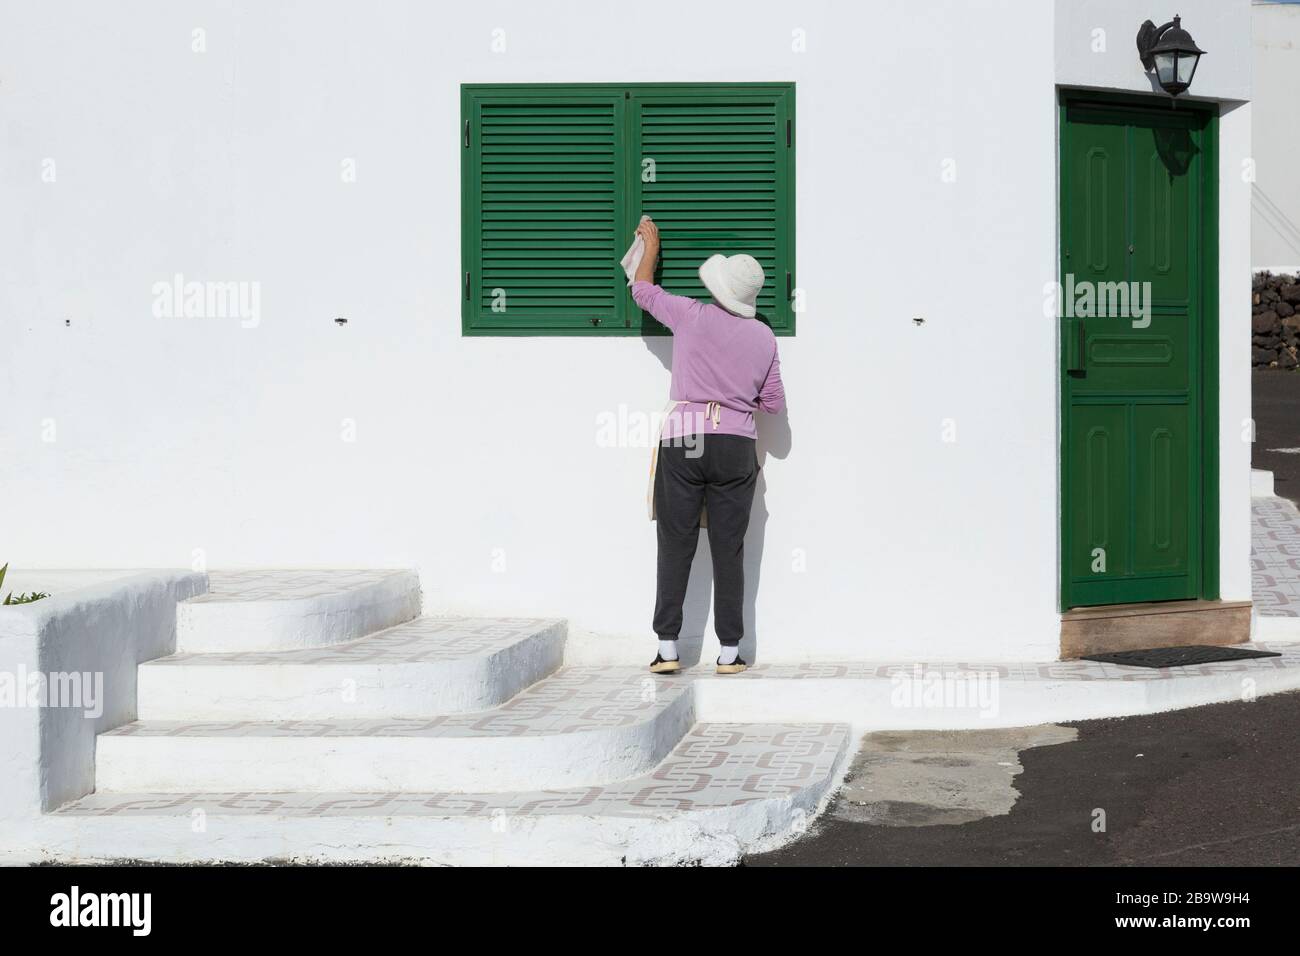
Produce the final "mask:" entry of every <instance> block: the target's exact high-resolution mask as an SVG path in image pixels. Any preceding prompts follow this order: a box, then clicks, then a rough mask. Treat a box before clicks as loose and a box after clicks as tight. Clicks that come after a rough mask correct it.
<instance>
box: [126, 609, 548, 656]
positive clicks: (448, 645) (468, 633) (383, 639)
mask: <svg viewBox="0 0 1300 956" xmlns="http://www.w3.org/2000/svg"><path fill="white" fill-rule="evenodd" d="M557 623H559V621H558V620H554V619H550V620H548V619H542V618H527V617H492V618H486V617H474V618H469V617H419V618H416V619H415V620H413V621H408V622H406V623H405V624H399V625H397V626H396V627H390V628H388V629H387V630H385V631H379V632H377V633H375V634H369V635H367V636H365V637H362V638H358V639H357V640H355V641H349V642H347V643H346V644H330V645H327V646H324V647H305V648H295V649H293V650H287V651H232V652H225V653H212V654H206V653H204V654H198V653H196V654H173V655H172V656H171V657H163V658H159V659H158V660H155V661H151V662H150V666H155V665H167V664H407V663H415V662H417V661H430V662H436V661H449V660H459V659H462V658H466V657H478V656H481V655H486V654H491V653H493V652H495V651H498V650H501V649H502V648H505V647H509V646H510V645H512V644H515V643H518V642H519V641H521V640H523V639H524V638H526V637H528V636H529V635H532V634H536V633H537V632H538V631H540V630H542V629H544V628H547V627H550V626H552V625H554V624H557Z"/></svg>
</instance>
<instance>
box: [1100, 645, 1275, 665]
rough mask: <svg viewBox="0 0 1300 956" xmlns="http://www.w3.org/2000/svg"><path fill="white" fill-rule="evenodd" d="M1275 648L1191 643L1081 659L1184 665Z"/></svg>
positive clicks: (1253, 654) (1272, 653)
mask: <svg viewBox="0 0 1300 956" xmlns="http://www.w3.org/2000/svg"><path fill="white" fill-rule="evenodd" d="M1281 656H1282V655H1281V654H1278V653H1277V652H1276V651H1255V650H1251V649H1250V648H1248V647H1210V646H1207V645H1202V644H1191V645H1188V646H1186V647H1153V648H1151V649H1150V650H1146V651H1117V652H1115V653H1114V654H1088V655H1087V656H1085V657H1084V658H1083V659H1084V660H1085V661H1101V662H1102V663H1103V664H1127V665H1128V666H1130V667H1186V666H1187V665H1189V664H1214V663H1217V662H1218V661H1240V660H1244V659H1246V658H1248V657H1281Z"/></svg>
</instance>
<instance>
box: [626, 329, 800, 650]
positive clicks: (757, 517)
mask: <svg viewBox="0 0 1300 956" xmlns="http://www.w3.org/2000/svg"><path fill="white" fill-rule="evenodd" d="M642 341H643V342H644V343H645V347H646V348H647V349H648V350H649V351H650V353H651V354H652V355H654V357H655V358H657V359H658V360H659V362H660V364H662V365H663V367H664V368H665V369H667V370H668V371H669V372H671V371H672V359H673V346H672V338H671V337H669V336H663V337H653V338H650V337H647V338H644V339H642ZM754 421H755V423H756V425H757V428H758V449H757V451H758V468H759V472H758V482H757V483H756V485H755V488H754V505H753V508H752V509H750V512H749V530H748V531H747V532H746V533H745V637H744V639H743V640H742V641H741V642H740V656H741V657H743V658H744V659H745V660H747V661H749V662H751V663H753V662H754V661H757V660H758V638H759V629H758V628H759V622H758V615H757V613H756V611H755V607H756V604H757V601H758V585H759V581H760V580H761V578H762V567H763V540H764V536H765V534H766V530H767V514H768V512H767V474H766V472H765V471H764V470H763V466H764V465H765V464H766V462H767V459H768V456H771V457H772V458H775V459H777V460H784V459H785V458H786V457H787V456H788V455H789V454H790V449H791V447H792V446H793V444H794V437H793V433H792V432H791V430H790V412H789V409H787V410H785V411H783V412H781V414H780V415H766V414H763V413H762V412H759V413H758V414H756V415H755V416H754ZM648 596H649V601H648V603H647V608H646V619H647V621H648V620H649V619H650V616H651V614H652V613H653V610H654V591H653V588H651V589H650V594H649V595H648ZM712 598H713V563H712V559H711V558H710V556H709V542H708V530H707V529H705V530H703V531H701V532H700V543H699V545H698V546H697V547H696V549H695V558H694V560H693V561H692V563H691V580H690V584H689V585H687V588H686V600H685V601H684V602H683V606H682V631H681V634H679V635H678V643H677V653H678V654H679V655H680V656H681V660H682V664H684V665H685V666H687V667H690V666H692V665H694V664H698V663H699V662H700V660H701V658H704V659H706V660H708V661H712V660H713V659H714V658H715V657H716V653H715V651H716V647H717V637H716V636H715V635H712V634H710V635H705V633H704V628H705V625H706V624H707V623H708V620H709V607H710V606H711V602H712ZM706 636H707V638H708V640H707V641H706V640H705V638H706ZM706 645H707V646H708V647H709V652H708V653H707V654H706V653H705V650H704V649H705V646H706Z"/></svg>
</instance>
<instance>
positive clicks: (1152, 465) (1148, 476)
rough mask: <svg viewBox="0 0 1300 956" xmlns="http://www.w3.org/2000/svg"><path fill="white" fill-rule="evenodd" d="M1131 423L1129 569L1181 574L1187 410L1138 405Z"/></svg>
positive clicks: (1186, 557)
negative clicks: (1132, 522)
mask: <svg viewBox="0 0 1300 956" xmlns="http://www.w3.org/2000/svg"><path fill="white" fill-rule="evenodd" d="M1133 419H1134V421H1133V432H1134V442H1133V445H1134V448H1135V449H1136V451H1137V455H1136V457H1135V458H1134V462H1133V464H1134V483H1133V493H1134V509H1133V510H1134V517H1135V520H1136V527H1135V529H1134V530H1135V534H1134V536H1133V537H1134V551H1133V570H1134V571H1136V572H1137V573H1139V574H1169V573H1176V574H1186V573H1187V570H1188V561H1189V557H1190V555H1189V553H1188V548H1187V537H1188V533H1189V521H1188V516H1189V514H1190V513H1191V508H1190V507H1189V504H1190V503H1189V501H1188V493H1189V491H1190V488H1189V484H1190V482H1189V480H1188V469H1187V467H1186V465H1185V462H1187V461H1188V457H1189V452H1190V447H1191V443H1190V441H1189V435H1188V430H1189V426H1190V424H1191V422H1190V419H1191V415H1190V411H1189V409H1188V407H1187V405H1186V404H1178V405H1138V406H1136V407H1135V408H1134V416H1133Z"/></svg>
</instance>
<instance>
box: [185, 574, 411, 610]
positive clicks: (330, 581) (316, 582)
mask: <svg viewBox="0 0 1300 956" xmlns="http://www.w3.org/2000/svg"><path fill="white" fill-rule="evenodd" d="M400 573H402V572H398V571H391V570H390V571H332V570H330V571H274V570H271V571H264V570H254V571H209V572H208V593H207V594H201V595H199V596H198V597H195V598H191V599H190V600H191V602H193V603H203V604H211V603H220V602H225V601H297V600H302V599H304V598H316V597H323V596H325V595H327V594H337V593H339V592H340V591H350V590H352V589H353V588H360V587H366V586H368V585H371V584H378V583H379V582H380V581H383V580H384V579H385V578H387V577H389V576H390V575H393V574H400Z"/></svg>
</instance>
